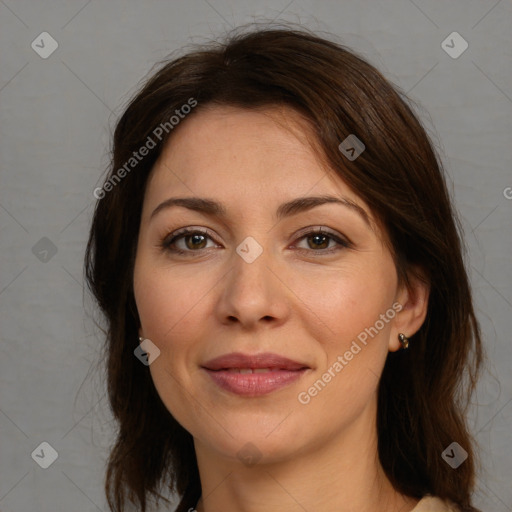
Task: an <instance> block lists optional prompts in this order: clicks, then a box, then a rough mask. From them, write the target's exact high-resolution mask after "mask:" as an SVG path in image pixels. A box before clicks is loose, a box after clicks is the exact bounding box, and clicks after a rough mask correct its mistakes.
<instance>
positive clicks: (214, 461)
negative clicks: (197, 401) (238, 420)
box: [194, 404, 418, 512]
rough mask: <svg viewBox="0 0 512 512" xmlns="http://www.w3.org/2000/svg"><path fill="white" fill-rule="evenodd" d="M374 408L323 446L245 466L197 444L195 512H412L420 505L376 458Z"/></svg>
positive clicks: (374, 406)
mask: <svg viewBox="0 0 512 512" xmlns="http://www.w3.org/2000/svg"><path fill="white" fill-rule="evenodd" d="M375 409H376V405H375V404H372V406H370V407H369V408H368V410H366V411H364V412H363V413H362V415H361V416H360V417H359V418H358V419H357V420H356V421H355V422H354V423H353V424H351V425H350V426H347V428H346V429H345V430H344V431H343V432H342V433H336V432H333V434H332V436H331V438H330V439H329V440H327V441H324V442H323V443H322V445H321V446H311V447H310V448H309V449H307V450H304V451H302V452H301V453H300V454H299V455H297V454H294V455H293V456H291V457H289V458H284V459H280V460H279V461H278V462H272V463H267V464H262V463H259V464H256V465H254V466H250V467H247V466H244V465H243V464H242V463H241V462H240V461H238V460H237V461H234V460H233V459H228V458H224V457H222V456H220V455H219V454H218V453H216V452H214V451H212V450H210V449H209V448H208V447H207V446H205V445H202V444H201V443H200V442H198V441H197V440H195V441H194V442H195V447H196V454H197V461H198V467H199V474H200V478H201V488H202V497H201V499H200V500H199V503H198V505H197V512H212V511H215V510H222V511H223V512H235V511H236V512H267V511H268V510H279V511H280V512H304V511H305V510H306V511H312V510H325V511H330V510H336V511H337V512H349V511H351V512H353V511H354V510H357V511H358V512H375V511H376V510H378V511H379V512H398V511H400V512H410V511H411V510H412V509H413V508H414V507H415V506H416V504H417V503H418V500H415V499H413V498H409V497H406V496H404V495H401V494H400V493H398V492H397V491H395V489H394V488H393V486H392V485H391V483H390V482H389V480H388V478H387V477H386V475H385V473H384V471H383V469H382V466H381V464H380V462H379V459H378V453H377V435H376V426H375V422H374V421H371V420H370V421H369V418H371V416H372V415H373V418H375V412H376V411H375Z"/></svg>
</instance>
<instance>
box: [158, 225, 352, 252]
mask: <svg viewBox="0 0 512 512" xmlns="http://www.w3.org/2000/svg"><path fill="white" fill-rule="evenodd" d="M186 235H202V236H205V237H208V238H210V239H212V240H213V237H212V236H211V235H210V234H209V233H208V231H205V230H202V229H198V228H183V229H182V230H178V231H175V232H174V233H171V234H170V235H167V236H166V237H165V238H164V239H163V240H162V241H161V243H160V246H161V248H162V250H164V251H165V252H170V253H174V254H179V255H185V256H189V255H191V254H193V253H199V252H201V251H203V250H205V249H198V250H186V251H184V250H183V249H177V248H171V246H172V245H173V244H175V243H176V241H177V240H179V239H181V238H185V237H186ZM315 235H323V236H326V237H327V238H330V239H331V240H334V241H335V242H336V243H337V244H338V247H333V248H331V249H319V250H314V249H298V250H299V251H307V252H314V253H322V254H321V255H326V254H332V253H334V252H337V251H339V250H342V249H347V248H350V247H351V246H352V244H351V243H350V242H348V241H347V240H344V239H342V238H340V237H339V236H337V235H335V234H334V233H331V232H330V231H325V230H322V229H321V228H320V229H314V230H311V231H307V232H306V233H303V234H301V235H300V236H299V238H298V240H299V241H300V240H302V239H304V238H308V237H311V236H315Z"/></svg>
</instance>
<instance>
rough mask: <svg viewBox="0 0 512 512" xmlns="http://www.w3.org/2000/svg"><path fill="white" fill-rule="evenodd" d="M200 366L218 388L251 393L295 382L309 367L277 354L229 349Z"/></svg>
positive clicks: (274, 388) (235, 392)
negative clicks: (249, 353)
mask: <svg viewBox="0 0 512 512" xmlns="http://www.w3.org/2000/svg"><path fill="white" fill-rule="evenodd" d="M202 369H203V370H204V371H206V373H207V374H208V375H209V376H210V378H211V379H212V380H213V382H214V383H215V384H217V386H219V387H220V388H222V389H224V390H226V391H229V392H231V393H234V394H237V395H243V396H247V397H251V396H252V397H254V396H261V395H265V394H268V393H271V392H272V391H277V390H278V389H282V388H283V387H286V386H288V385H290V384H292V383H294V382H296V381H297V380H298V379H300V378H301V377H302V376H303V375H304V373H306V372H307V371H308V370H310V369H311V368H310V367H309V366H308V365H306V364H303V363H300V362H298V361H293V360H291V359H288V358H286V357H283V356H279V355H277V354H271V353H264V354H256V355H246V354H241V353H232V354H227V355H224V356H220V357H217V358H215V359H212V360H211V361H208V362H207V363H205V364H204V365H203V366H202Z"/></svg>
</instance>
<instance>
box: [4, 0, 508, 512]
mask: <svg viewBox="0 0 512 512" xmlns="http://www.w3.org/2000/svg"><path fill="white" fill-rule="evenodd" d="M0 16H1V22H0V52H1V78H0V101H1V109H0V115H1V118H0V130H1V172H2V176H1V180H2V181H1V184H2V186H1V196H0V227H1V234H2V236H1V274H0V308H1V309H0V310H1V326H2V328H1V330H0V337H1V345H0V350H1V358H0V367H1V377H0V378H1V381H0V382H1V388H0V433H1V445H0V509H1V510H2V511H3V512H30V511H36V510H37V511H52V512H58V511H69V510H74V511H101V510H105V511H106V510H107V507H106V502H105V498H104V496H103V470H104V462H105V459H106V457H107V451H108V446H109V444H110V443H111V441H112V439H113V436H112V432H113V423H112V418H111V416H110V414H109V411H108V408H107V401H106V398H105V389H104V387H103V381H102V372H101V367H100V366H98V362H100V358H101V341H100V338H101V336H100V333H99V330H98V328H97V326H96V325H95V320H99V318H98V315H97V313H95V310H94V307H93V305H92V303H91V300H90V299H89V298H88V297H87V295H86V294H84V289H83V279H82V260H83V252H84V248H85V241H86V237H87V232H88V226H89V222H90V218H91V214H92V209H93V206H94V203H95V199H94V197H93V195H92V191H93V189H94V187H96V186H97V185H98V183H99V180H100V177H101V176H102V174H103V171H104V169H105V167H106V165H107V163H108V149H109V136H110V132H111V129H112V127H113V126H114V122H115V120H116V119H117V116H118V115H119V114H120V112H121V111H122V107H123V105H124V104H125V102H126V101H127V99H128V98H129V97H130V96H131V95H132V94H133V93H134V91H135V90H136V89H137V86H138V84H139V83H140V81H141V79H143V78H144V76H146V74H147V73H148V72H149V71H150V69H151V67H152V66H153V64H154V63H155V62H157V61H158V60H161V59H162V58H164V57H165V56H166V55H167V54H169V53H170V52H171V51H173V50H175V49H178V48H180V47H182V46H184V45H186V44H188V43H191V42H204V41H205V40H207V39H209V38H210V37H212V36H215V35H218V34H220V33H223V32H224V31H225V30H226V29H229V28H230V27H231V26H234V25H238V24H241V23H247V22H252V21H254V20H260V19H262V18H264V19H266V20H271V19H274V18H278V19H280V20H290V21H293V22H297V23H301V24H304V25H306V26H308V27H309V28H312V29H314V30H326V31H329V32H332V33H334V34H336V35H338V36H339V37H341V38H342V40H343V41H344V42H345V43H346V44H347V45H349V46H352V47H353V48H354V49H356V50H358V51H359V52H360V53H362V54H363V55H364V56H366V58H368V59H369V60H370V61H371V62H372V63H373V64H375V65H376V66H377V67H378V68H379V69H381V70H382V71H383V72H384V73H385V75H386V76H387V77H388V78H390V79H391V80H392V81H393V82H395V83H396V84H397V85H399V86H400V87H401V88H402V89H403V90H404V91H407V92H408V93H409V95H410V96H411V97H412V98H413V99H414V100H415V101H417V102H419V104H421V106H422V108H421V109H420V115H421V118H422V119H423V121H424V122H425V123H426V124H427V127H428V129H429V132H430V133H432V136H433V137H434V140H435V141H436V143H437V144H438V146H439V148H440V151H441V155H442V157H443V159H444V162H445V164H446V169H447V173H448V177H449V181H450V187H451V188H452V190H453V194H454V197H455V200H456V205H457V207H458V209H459V211H460V213H461V217H462V222H463V225H464V228H465V231H466V240H467V244H468V248H469V255H468V264H469V269H470V272H471V279H472V283H473V287H474V293H475V300H476V305H477V311H478V316H479V319H480V321H481V323H482V329H483V333H484V340H485V345H486V348H487V351H488V356H489V361H488V363H487V366H486V369H485V371H484V375H483V377H482V380H481V383H480V386H479V390H478V394H477V396H475V400H474V402H475V404H478V407H473V408H472V410H471V412H470V422H471V426H472V429H473V432H474V434H475V437H476V439H477V440H478V442H479V444H480V446H481V454H482V461H483V466H484V468H483V470H482V472H481V473H480V475H479V480H478V491H477V493H476V497H475V499H476V504H477V505H479V506H480V507H481V508H482V509H483V510H484V511H486V512H491V511H495V512H505V511H511V510H512V488H511V486H510V480H511V474H512V460H511V459H512V457H511V455H512V428H511V423H512V421H511V419H512V375H511V372H510V364H511V362H512V357H511V355H512V354H511V352H512V348H511V347H512V345H511V342H510V341H511V339H510V332H511V328H512V323H511V318H512V305H511V303H512V294H511V289H512V287H511V284H512V272H511V266H510V265H508V264H507V263H510V258H511V254H512V247H511V245H512V243H511V241H512V236H511V234H512V233H511V232H512V221H511V219H512V216H511V212H512V200H511V199H510V198H511V197H512V190H511V189H509V188H507V187H512V174H511V172H510V162H511V161H512V144H511V140H512V139H511V134H512V129H511V114H512V81H511V75H512V65H511V64H512V44H511V39H512V32H511V30H510V27H511V26H512V4H511V2H510V1H506V0H501V1H496V0H489V1H483V0H480V1H475V0H472V1H468V0H457V1H450V2H446V1H444V2H441V1H440V0H432V1H422V2H420V1H419V0H416V1H415V2H413V1H410V0H393V1H387V2H378V1H368V0H365V1H361V0H354V1H333V0H321V1H314V2H313V1H306V0H291V1H290V0H274V1H266V0H265V1H261V0H259V1H253V2H249V1H248V0H245V1H240V2H235V1H229V0H189V1H187V2H170V1H167V2H164V1H149V2H134V1H120V0H115V1H108V2H107V1H100V0H93V1H87V0H76V1H57V0H55V1H49V0H46V1H38V2H36V1H24V0H4V1H0ZM44 31H47V32H49V33H50V34H51V36H52V37H53V38H54V39H55V40H56V41H57V42H58V45H59V46H58V48H57V50H56V51H55V52H54V53H53V54H52V55H51V56H49V57H48V58H47V59H43V58H41V57H40V56H39V55H38V54H37V53H36V52H35V51H34V50H33V49H32V48H31V43H32V41H34V40H36V42H37V41H39V44H40V45H41V43H40V38H38V36H39V34H41V33H42V32H44ZM453 31H457V32H459V33H460V34H461V35H462V37H463V38H464V39H465V40H466V41H467V42H468V44H469V47H468V49H467V50H466V51H465V52H464V53H463V54H462V55H460V56H459V57H458V58H452V57H450V56H449V55H448V54H447V53H446V52H445V51H444V50H443V49H442V47H441V42H442V41H443V40H444V39H445V38H446V37H447V36H448V35H449V34H450V33H451V32H453ZM457 44H458V43H457ZM45 48H46V49H48V45H47V44H46V45H45ZM506 196H508V199H507V197H506ZM43 237H46V238H47V239H48V240H49V241H51V242H49V241H48V240H47V239H43V240H42V241H41V239H42V238H43ZM36 244H37V245H36ZM34 246H35V248H34ZM55 250H57V252H56V253H55V254H53V252H55ZM84 304H85V308H84ZM43 441H46V442H48V443H50V445H51V446H53V447H54V449H55V450H56V451H57V452H58V458H57V460H56V461H55V462H54V463H53V464H52V465H51V466H50V467H48V468H47V469H42V468H41V467H39V465H38V464H36V462H35V461H34V460H33V458H32V457H31V453H32V452H33V451H34V450H35V449H36V448H37V447H38V446H39V445H40V443H41V442H43ZM44 456H45V457H47V456H48V452H47V453H46V454H45V455H44ZM310 512H312V511H310Z"/></svg>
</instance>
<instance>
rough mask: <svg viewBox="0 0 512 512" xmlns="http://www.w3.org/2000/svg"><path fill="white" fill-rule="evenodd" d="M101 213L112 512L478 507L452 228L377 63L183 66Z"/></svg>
mask: <svg viewBox="0 0 512 512" xmlns="http://www.w3.org/2000/svg"><path fill="white" fill-rule="evenodd" d="M94 194H95V196H96V197H97V198H98V203H97V207H96V211H95V215H94V219H93V223H92V228H91V233H90V239H89V244H88V249H87V255H86V272H87V278H88V282H89V285H90V288H91V290H92V292H93V293H94V295H95V297H96V299H97V301H98V303H99V306H100V307H101V309H102V311H103V313H104V314H105V317H106V319H107V322H108V333H107V351H108V354H107V371H108V389H109V398H110V403H111V407H112V410H113V413H114V415H115V418H116V420H117V422H118V426H119V430H118V433H117V441H116V444H115V446H114V447H113V449H112V452H111V454H110V459H109V463H108V468H107V474H106V492H107V496H108V501H109V505H110V508H111V510H113V511H121V510H124V504H125V502H126V498H128V499H130V500H131V501H133V502H134V503H136V504H137V507H138V510H142V511H145V510H146V507H147V505H148V500H149V498H152V497H156V498H157V501H158V498H159V497H160V498H162V497H163V496H162V491H163V490H168V491H171V492H175V493H176V494H177V495H178V496H179V499H180V502H179V505H178V507H177V509H176V510H177V511H180V512H181V511H186V510H191V509H196V510H197V511H199V512H210V511H213V510H225V511H230V510H233V511H234V510H236V511H268V510H281V511H296V510H297V511H298V510H308V511H313V510H325V511H331V510H332V511H337V512H340V511H342V512H344V511H349V510H351V511H352V510H358V511H360V512H366V511H368V512H369V511H377V510H378V511H379V512H391V511H394V512H396V511H401V512H409V511H414V512H424V511H455V510H464V511H474V510H476V509H475V508H473V507H472V505H471V493H472V490H473V487H474V483H475V455H474V451H473V448H472V440H471V437H470V434H469V432H468V428H467V426H466V422H465V417H464V407H465V406H466V405H467V401H468V398H469V396H470V394H471V392H472V391H473V388H474V386H475V382H476V378H477V371H478V368H479V365H480V362H481V359H482V348H481V340H480V333H479V326H478V323H477V320H476V318H475V314H474V310H473V305H472V299H471V293H470V287H469V283H468V277H467V274H466V271H465V268H464V264H463V259H462V254H461V238H460V235H459V233H458V229H457V221H456V214H455V212H454V210H453V208H452V206H451V203H450V198H449V194H448V192H447V188H446V184H445V181H444V177H443V173H442V168H441V164H440V163H439V162H438V159H437V157H436V154H435V151H434V149H433V147H432V144H431V143H430V141H429V138H428V136H427V134H426V132H425V130H424V129H423V128H422V126H421V125H420V123H419V121H418V120H417V119H416V117H415V116H414V114H413V113H412V111H411V109H410V108H409V106H408V105H407V103H406V100H405V98H404V97H403V95H402V94H400V92H398V91H397V89H396V88H394V87H393V86H392V85H391V84H390V83H389V82H387V81H386V79H385V78H384V77H383V76H382V75H381V74H380V73H379V72H378V71H377V70H375V69H374V68H373V67H372V66H371V65H369V64H368V63H366V62H365V61H364V60H362V59H361V58H359V57H358V56H356V55H355V54H354V53H353V52H352V51H350V50H348V49H346V48H344V47H342V46H340V45H338V44H336V43H334V42H331V41H328V40H326V39H323V38H320V37H318V36H316V35H315V34H312V33H309V32H307V31H305V30H294V29H290V28H285V29H275V30H273V29H265V30H261V29H260V30H254V31H250V32H246V33H240V34H238V35H234V36H232V37H230V38H229V39H228V40H227V42H225V43H224V44H214V45H210V46H207V47H203V48H198V49H197V50H195V51H192V52H190V53H188V54H186V55H184V56H182V57H181V58H177V59H175V60H173V61H170V62H168V63H167V64H165V65H164V66H163V67H162V68H161V69H160V70H159V71H158V72H157V73H155V74H154V75H153V76H152V77H151V78H150V79H149V80H148V81H147V83H146V84H145V85H144V87H143V88H142V90H141V91H140V92H139V93H138V94H137V95H136V97H135V98H134V99H133V100H132V101H131V103H130V104H129V106H128V107H127V108H126V110H125V112H124V114H123V115H122V117H121V119H120V121H119V123H118V125H117V127H116V130H115V134H114V144H113V159H112V166H111V170H110V173H109V176H108V177H107V179H106V180H105V183H104V185H103V186H102V187H101V188H98V189H96V190H95V192H94ZM463 374H464V375H466V376H467V379H465V380H464V381H462V376H463ZM463 382H464V384H462V383H463Z"/></svg>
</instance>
